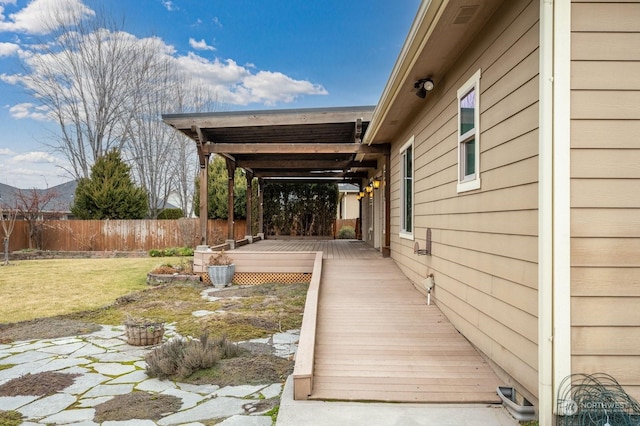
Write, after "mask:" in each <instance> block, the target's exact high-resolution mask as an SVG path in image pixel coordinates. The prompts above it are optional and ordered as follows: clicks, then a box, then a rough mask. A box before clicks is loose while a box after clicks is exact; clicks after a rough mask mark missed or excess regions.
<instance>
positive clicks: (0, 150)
mask: <svg viewBox="0 0 640 426" xmlns="http://www.w3.org/2000/svg"><path fill="white" fill-rule="evenodd" d="M13 154H15V153H14V152H13V151H11V150H10V149H9V148H0V155H13Z"/></svg>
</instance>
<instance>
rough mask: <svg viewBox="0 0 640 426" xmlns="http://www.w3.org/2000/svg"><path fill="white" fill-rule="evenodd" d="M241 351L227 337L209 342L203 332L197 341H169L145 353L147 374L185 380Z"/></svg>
mask: <svg viewBox="0 0 640 426" xmlns="http://www.w3.org/2000/svg"><path fill="white" fill-rule="evenodd" d="M242 352H243V349H241V348H240V347H238V346H237V345H236V344H234V343H233V342H231V341H229V340H228V339H227V337H226V336H222V337H220V338H217V339H209V335H208V334H207V333H205V334H203V335H202V336H201V337H200V339H184V338H183V339H172V340H170V341H168V342H167V343H165V344H163V345H162V346H160V347H158V348H156V349H155V350H153V351H152V352H150V353H149V354H147V356H146V357H145V361H146V362H147V374H148V375H149V376H150V377H157V378H158V379H160V380H164V379H184V378H187V377H189V376H191V375H192V374H193V373H195V372H196V371H198V370H205V369H207V368H211V367H213V366H215V365H216V364H217V363H218V361H220V360H221V359H227V358H233V357H236V356H239V355H240V354H241V353H242Z"/></svg>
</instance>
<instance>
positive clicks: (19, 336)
mask: <svg viewBox="0 0 640 426" xmlns="http://www.w3.org/2000/svg"><path fill="white" fill-rule="evenodd" d="M98 330H100V326H99V325H98V324H94V323H90V322H86V321H78V320H73V319H67V318H38V319H34V320H31V321H23V322H17V323H11V324H0V343H11V342H14V341H16V340H32V339H55V338H58V337H67V336H81V335H83V334H89V333H93V332H94V331H98Z"/></svg>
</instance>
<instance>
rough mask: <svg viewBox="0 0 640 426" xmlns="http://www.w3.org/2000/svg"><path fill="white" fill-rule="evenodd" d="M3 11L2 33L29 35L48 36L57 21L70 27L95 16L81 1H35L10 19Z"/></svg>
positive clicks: (13, 14)
mask: <svg viewBox="0 0 640 426" xmlns="http://www.w3.org/2000/svg"><path fill="white" fill-rule="evenodd" d="M3 9H4V8H0V32H2V31H13V32H22V33H27V34H46V33H47V32H49V31H51V30H52V29H54V28H52V25H54V24H55V23H56V20H60V21H61V23H62V24H66V25H68V24H73V23H75V22H77V21H79V20H82V19H84V18H86V17H89V16H94V15H95V12H94V11H93V10H91V9H89V8H88V7H87V6H85V5H84V4H83V3H82V1H80V0H33V1H32V2H30V3H29V4H28V5H27V6H26V7H24V8H23V9H21V10H19V11H18V12H15V13H12V14H10V15H9V16H8V19H7V18H6V17H5V16H4V13H3V12H4V10H3ZM52 17H55V19H52Z"/></svg>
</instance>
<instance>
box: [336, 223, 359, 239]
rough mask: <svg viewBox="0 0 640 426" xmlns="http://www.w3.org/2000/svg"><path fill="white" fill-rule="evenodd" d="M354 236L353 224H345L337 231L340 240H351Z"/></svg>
mask: <svg viewBox="0 0 640 426" xmlns="http://www.w3.org/2000/svg"><path fill="white" fill-rule="evenodd" d="M355 237H356V231H355V229H353V226H349V225H345V226H343V227H342V228H340V230H339V231H338V238H339V239H341V240H353V239H354V238H355Z"/></svg>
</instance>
